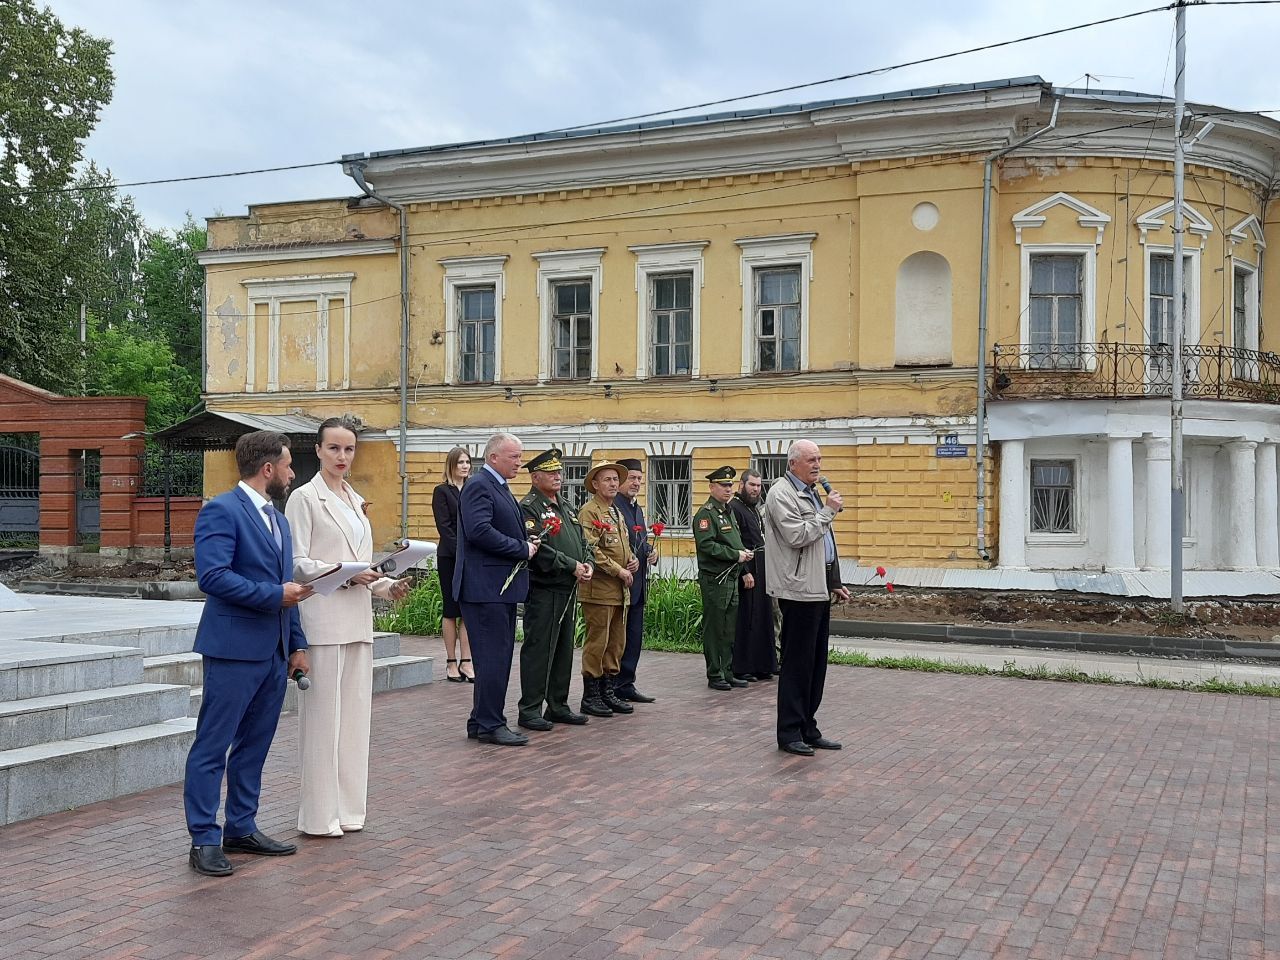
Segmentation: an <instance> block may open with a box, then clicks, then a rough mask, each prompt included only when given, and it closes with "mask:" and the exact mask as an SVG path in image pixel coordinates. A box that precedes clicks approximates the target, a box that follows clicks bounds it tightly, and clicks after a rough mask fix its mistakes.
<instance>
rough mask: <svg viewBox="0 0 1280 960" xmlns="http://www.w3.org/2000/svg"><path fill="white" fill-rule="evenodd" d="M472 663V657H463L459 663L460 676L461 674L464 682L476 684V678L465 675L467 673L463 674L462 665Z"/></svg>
mask: <svg viewBox="0 0 1280 960" xmlns="http://www.w3.org/2000/svg"><path fill="white" fill-rule="evenodd" d="M470 662H471V658H470V657H463V658H462V659H461V660H459V661H458V673H459V674H461V678H462V679H463V680H465V681H467V683H475V682H476V678H475V677H472V676H468V675H467V674H465V673H463V672H462V665H463V664H464V663H470Z"/></svg>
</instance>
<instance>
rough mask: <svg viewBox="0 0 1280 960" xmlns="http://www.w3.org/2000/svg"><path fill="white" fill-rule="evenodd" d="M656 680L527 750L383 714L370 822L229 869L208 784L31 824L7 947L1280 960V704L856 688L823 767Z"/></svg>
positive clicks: (451, 695) (750, 719)
mask: <svg viewBox="0 0 1280 960" xmlns="http://www.w3.org/2000/svg"><path fill="white" fill-rule="evenodd" d="M414 652H417V651H414ZM437 653H438V651H437ZM437 662H438V663H441V664H442V663H443V657H441V658H440V660H438V661H437ZM642 685H643V687H644V689H646V690H647V691H649V692H651V693H653V694H655V695H657V696H658V697H659V698H660V699H659V702H658V703H656V704H653V705H650V706H644V705H641V706H638V707H637V709H636V713H635V714H634V715H633V716H631V717H620V718H614V719H611V720H592V721H591V724H590V725H589V726H587V727H585V728H573V729H570V728H563V727H557V728H556V730H555V731H554V732H552V733H544V734H532V735H531V736H532V738H533V743H532V744H531V745H530V746H528V747H525V748H522V749H512V748H501V747H492V746H483V745H480V744H477V743H474V742H469V741H467V740H466V739H465V738H464V736H463V721H464V717H465V714H466V710H467V707H468V704H469V692H470V688H469V687H467V686H464V685H460V684H446V683H435V684H432V685H430V686H429V687H425V688H418V689H414V690H410V691H404V692H400V693H389V694H385V695H380V696H379V697H377V698H376V699H375V730H374V742H373V764H372V780H371V783H372V788H371V797H370V809H371V816H370V823H369V828H368V829H367V830H366V831H365V832H363V833H361V834H351V835H348V836H347V837H345V838H343V839H341V840H312V839H307V840H302V841H301V850H300V852H299V854H298V855H297V856H295V857H290V858H281V859H267V858H261V859H256V858H249V857H244V856H240V855H233V856H232V860H233V862H234V863H235V864H236V868H237V869H236V874H235V876H233V877H230V878H227V879H205V878H201V877H198V876H196V875H195V874H193V873H191V872H190V870H189V869H188V868H187V865H186V843H187V839H186V832H185V829H184V826H183V822H182V806H181V795H180V790H179V788H177V787H166V788H162V789H157V790H152V791H149V792H147V793H144V794H139V795H136V796H132V797H126V798H123V799H120V800H116V801H111V802H106V803H99V804H94V805H92V806H88V807H84V808H81V809H78V810H74V811H70V812H67V813H63V814H58V815H54V816H49V817H44V818H41V819H38V820H34V821H29V822H26V823H19V824H15V825H12V826H8V827H4V828H0V956H3V957H4V958H6V960H18V958H22V960H25V958H43V957H57V958H59V960H73V958H78V957H94V958H125V957H138V958H155V960H161V958H186V957H201V958H204V957H218V958H242V957H248V958H276V957H298V958H326V957H352V958H360V960H380V958H384V957H385V958H391V957H395V958H428V957H430V958H450V960H451V958H458V960H463V958H502V960H517V958H538V960H543V958H546V960H571V958H581V960H603V958H607V957H613V956H622V957H647V958H658V960H668V958H670V960H675V958H695V960H711V958H730V960H740V958H748V957H766V958H768V957H776V958H786V960H794V958H822V960H842V958H854V957H857V958H877V957H885V958H887V957H903V958H917V957H945V958H964V960H969V958H979V957H981V958H986V957H1026V958H1052V960H1063V958H1067V960H1071V958H1094V957H1104V958H1120V957H1126V958H1129V957H1136V958H1143V957H1152V958H1155V957H1206V958H1228V957H1275V956H1280V880H1277V879H1276V878H1278V877H1280V861H1278V858H1280V790H1278V787H1280V781H1278V778H1280V703H1277V702H1275V701H1269V700H1262V699H1247V698H1238V697H1229V696H1221V695H1212V694H1189V693H1183V692H1176V691H1158V690H1145V689H1131V688H1129V689H1126V688H1119V687H1102V686H1098V687H1091V686H1083V685H1070V684H1051V683H1042V682H1035V681H1024V680H1010V679H1002V678H994V677H959V676H946V675H929V674H921V673H897V672H891V671H875V670H865V669H855V668H832V670H831V672H830V675H829V678H828V683H827V703H826V706H825V707H824V708H823V711H822V713H821V715H820V716H821V719H822V722H823V723H822V725H823V730H824V733H826V734H827V735H829V736H832V737H838V738H840V739H842V740H843V741H844V742H845V750H844V751H842V752H840V753H820V754H819V755H818V756H817V757H815V758H813V759H806V758H800V757H791V756H788V755H785V754H782V753H779V752H778V751H777V750H776V749H775V747H774V739H773V733H772V724H773V696H774V694H773V685H772V684H753V685H752V686H751V688H750V689H748V690H744V691H733V692H727V693H717V692H715V691H710V690H708V689H706V686H705V683H704V681H703V679H702V664H701V659H700V658H695V657H687V656H679V655H664V654H652V653H650V654H646V655H645V659H644V660H643V661H642ZM513 694H514V685H513ZM295 746H296V720H295V718H293V717H288V716H287V717H285V718H284V720H283V721H282V724H281V733H280V735H279V737H278V739H277V742H276V746H275V749H274V750H273V753H272V756H271V759H270V761H269V763H268V768H267V772H266V780H265V783H266V795H265V797H264V801H265V804H264V809H263V816H262V819H261V825H262V826H263V828H264V829H265V830H266V831H267V832H269V833H272V834H273V835H276V836H282V837H288V836H292V835H293V832H294V831H293V830H292V824H293V821H294V815H295V814H294V809H295V808H294V803H295V796H296V789H297V778H296V773H295V770H294V763H293V756H294V751H295ZM71 789H73V788H72V786H71V785H69V786H68V790H69V791H70V790H71ZM1268 877H1270V878H1272V879H1271V880H1270V882H1268Z"/></svg>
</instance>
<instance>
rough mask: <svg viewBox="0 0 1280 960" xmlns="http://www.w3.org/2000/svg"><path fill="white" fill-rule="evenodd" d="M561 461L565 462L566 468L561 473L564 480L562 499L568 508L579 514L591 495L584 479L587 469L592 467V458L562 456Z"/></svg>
mask: <svg viewBox="0 0 1280 960" xmlns="http://www.w3.org/2000/svg"><path fill="white" fill-rule="evenodd" d="M560 462H561V463H562V464H564V470H563V471H562V472H561V474H560V476H561V478H562V480H563V483H562V484H561V487H560V501H561V502H562V503H563V504H564V505H565V507H566V508H567V509H568V510H570V511H571V512H573V513H574V514H577V512H578V511H579V510H581V509H582V505H583V504H584V503H586V502H587V499H588V498H589V497H590V494H589V493H587V488H586V487H585V486H583V481H584V480H586V479H587V471H588V470H590V469H591V458H590V457H561V458H560Z"/></svg>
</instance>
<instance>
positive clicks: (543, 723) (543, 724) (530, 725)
mask: <svg viewBox="0 0 1280 960" xmlns="http://www.w3.org/2000/svg"><path fill="white" fill-rule="evenodd" d="M516 723H518V724H520V726H522V727H524V728H525V729H526V730H550V729H551V728H552V726H554V724H552V722H551V721H550V720H543V719H542V718H541V717H530V718H529V719H527V720H526V719H525V718H524V717H521V718H520V719H519V720H517V721H516Z"/></svg>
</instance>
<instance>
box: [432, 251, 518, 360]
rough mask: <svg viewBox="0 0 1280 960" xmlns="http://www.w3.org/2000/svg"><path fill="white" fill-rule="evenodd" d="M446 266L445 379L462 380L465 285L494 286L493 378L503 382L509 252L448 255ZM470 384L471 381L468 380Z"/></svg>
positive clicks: (441, 263)
mask: <svg viewBox="0 0 1280 960" xmlns="http://www.w3.org/2000/svg"><path fill="white" fill-rule="evenodd" d="M439 263H440V266H442V267H444V382H445V383H446V384H449V385H453V384H458V383H461V382H462V377H461V376H460V371H459V365H460V364H461V362H462V332H461V320H460V318H459V316H458V294H459V291H460V289H461V288H463V287H488V286H491V287H493V382H494V383H501V382H502V303H503V301H504V300H506V298H507V282H506V265H507V256H506V255H505V254H502V255H500V256H496V257H447V258H446V259H444V260H440V261H439ZM468 385H469V384H468Z"/></svg>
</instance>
